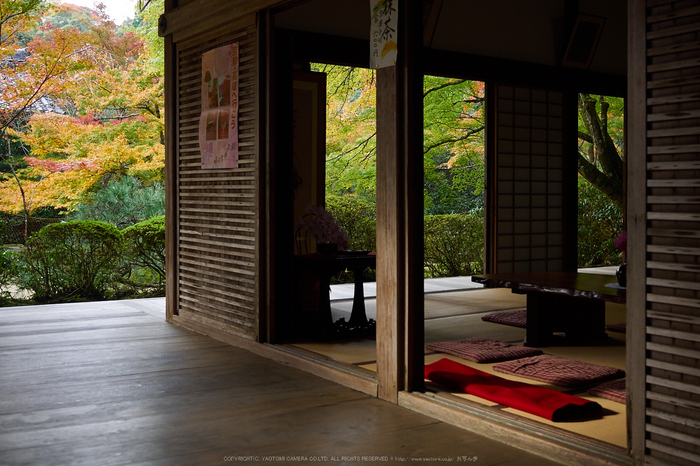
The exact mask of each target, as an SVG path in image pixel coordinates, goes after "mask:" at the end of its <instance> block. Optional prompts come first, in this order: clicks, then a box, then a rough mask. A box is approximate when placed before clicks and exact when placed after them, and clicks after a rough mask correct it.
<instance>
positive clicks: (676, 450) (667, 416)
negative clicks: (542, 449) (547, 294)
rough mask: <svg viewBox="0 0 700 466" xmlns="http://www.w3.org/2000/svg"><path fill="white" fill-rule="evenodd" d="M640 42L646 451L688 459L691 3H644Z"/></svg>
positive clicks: (695, 19) (697, 28) (694, 450)
mask: <svg viewBox="0 0 700 466" xmlns="http://www.w3.org/2000/svg"><path fill="white" fill-rule="evenodd" d="M646 39H647V66H646V82H647V86H646V88H647V96H648V100H647V151H646V157H647V159H646V168H647V183H646V186H647V193H648V195H647V199H646V201H647V240H646V242H647V262H646V271H647V275H646V276H647V281H646V284H647V294H646V309H647V311H646V321H647V327H646V335H647V338H646V339H647V357H646V364H645V365H646V400H647V403H646V429H645V430H646V450H647V455H648V456H649V457H651V458H653V459H654V460H658V461H662V462H670V463H674V464H697V462H698V461H700V442H698V441H697V439H698V438H700V404H699V403H698V402H699V401H700V390H698V389H697V387H698V386H699V385H700V287H698V286H697V284H698V283H699V282H700V256H699V255H698V251H699V250H700V249H699V248H700V205H699V204H698V199H699V198H700V162H699V161H700V131H698V128H699V127H700V48H698V44H699V41H700V2H698V1H692V0H691V1H671V2H657V1H655V0H648V1H647V36H646ZM674 348H675V349H677V350H675V351H674V350H673V349H674Z"/></svg>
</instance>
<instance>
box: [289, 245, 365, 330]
mask: <svg viewBox="0 0 700 466" xmlns="http://www.w3.org/2000/svg"><path fill="white" fill-rule="evenodd" d="M294 261H295V268H296V270H297V272H298V273H299V274H301V273H303V272H305V271H307V270H312V271H313V272H315V273H316V275H317V276H318V280H319V295H318V312H319V317H318V326H319V330H320V331H321V332H327V331H329V330H330V329H331V328H332V326H333V315H332V314H331V299H330V284H331V277H333V275H336V274H337V273H339V272H342V271H343V270H349V271H351V272H352V274H353V278H354V282H355V292H354V297H353V302H352V312H351V314H350V320H349V321H348V323H347V324H348V326H349V327H362V326H366V325H367V324H368V320H367V313H366V310H365V293H364V279H363V273H364V271H365V269H368V268H369V269H374V268H376V267H377V256H376V254H374V253H369V254H349V253H338V254H333V255H325V254H319V253H316V254H303V255H297V256H294Z"/></svg>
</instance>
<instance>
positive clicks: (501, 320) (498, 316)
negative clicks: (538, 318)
mask: <svg viewBox="0 0 700 466" xmlns="http://www.w3.org/2000/svg"><path fill="white" fill-rule="evenodd" d="M481 320H483V321H486V322H494V323H497V324H503V325H511V326H513V327H520V328H526V327H527V311H526V310H525V309H521V310H519V311H508V312H494V313H493V314H486V315H485V316H483V317H482V318H481Z"/></svg>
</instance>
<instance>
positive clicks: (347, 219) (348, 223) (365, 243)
mask: <svg viewBox="0 0 700 466" xmlns="http://www.w3.org/2000/svg"><path fill="white" fill-rule="evenodd" d="M326 210H327V211H328V212H330V213H331V215H333V218H334V219H335V221H336V222H337V223H338V225H340V227H341V228H342V229H343V230H344V231H345V234H346V235H347V237H348V249H354V250H364V251H374V250H375V249H376V248H377V208H376V205H375V204H374V203H372V202H369V201H367V200H365V199H362V198H360V197H359V196H336V195H328V196H326Z"/></svg>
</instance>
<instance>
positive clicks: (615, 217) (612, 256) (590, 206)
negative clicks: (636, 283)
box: [578, 177, 623, 267]
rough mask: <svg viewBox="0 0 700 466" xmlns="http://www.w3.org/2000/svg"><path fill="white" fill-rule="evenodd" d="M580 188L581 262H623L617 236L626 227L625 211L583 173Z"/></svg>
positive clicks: (615, 263)
mask: <svg viewBox="0 0 700 466" xmlns="http://www.w3.org/2000/svg"><path fill="white" fill-rule="evenodd" d="M578 192H579V196H578V266H579V267H594V266H606V265H620V264H621V263H622V259H621V255H620V251H618V250H617V248H616V247H615V238H616V237H617V235H618V234H620V232H621V231H622V229H623V226H622V212H620V209H618V208H617V206H616V205H615V204H614V203H613V202H612V201H611V200H610V199H609V198H608V197H607V196H605V195H604V194H603V193H601V192H600V191H599V190H598V189H597V188H595V187H594V186H593V185H591V184H590V183H589V182H587V181H586V180H584V179H583V178H582V177H579V191H578Z"/></svg>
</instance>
